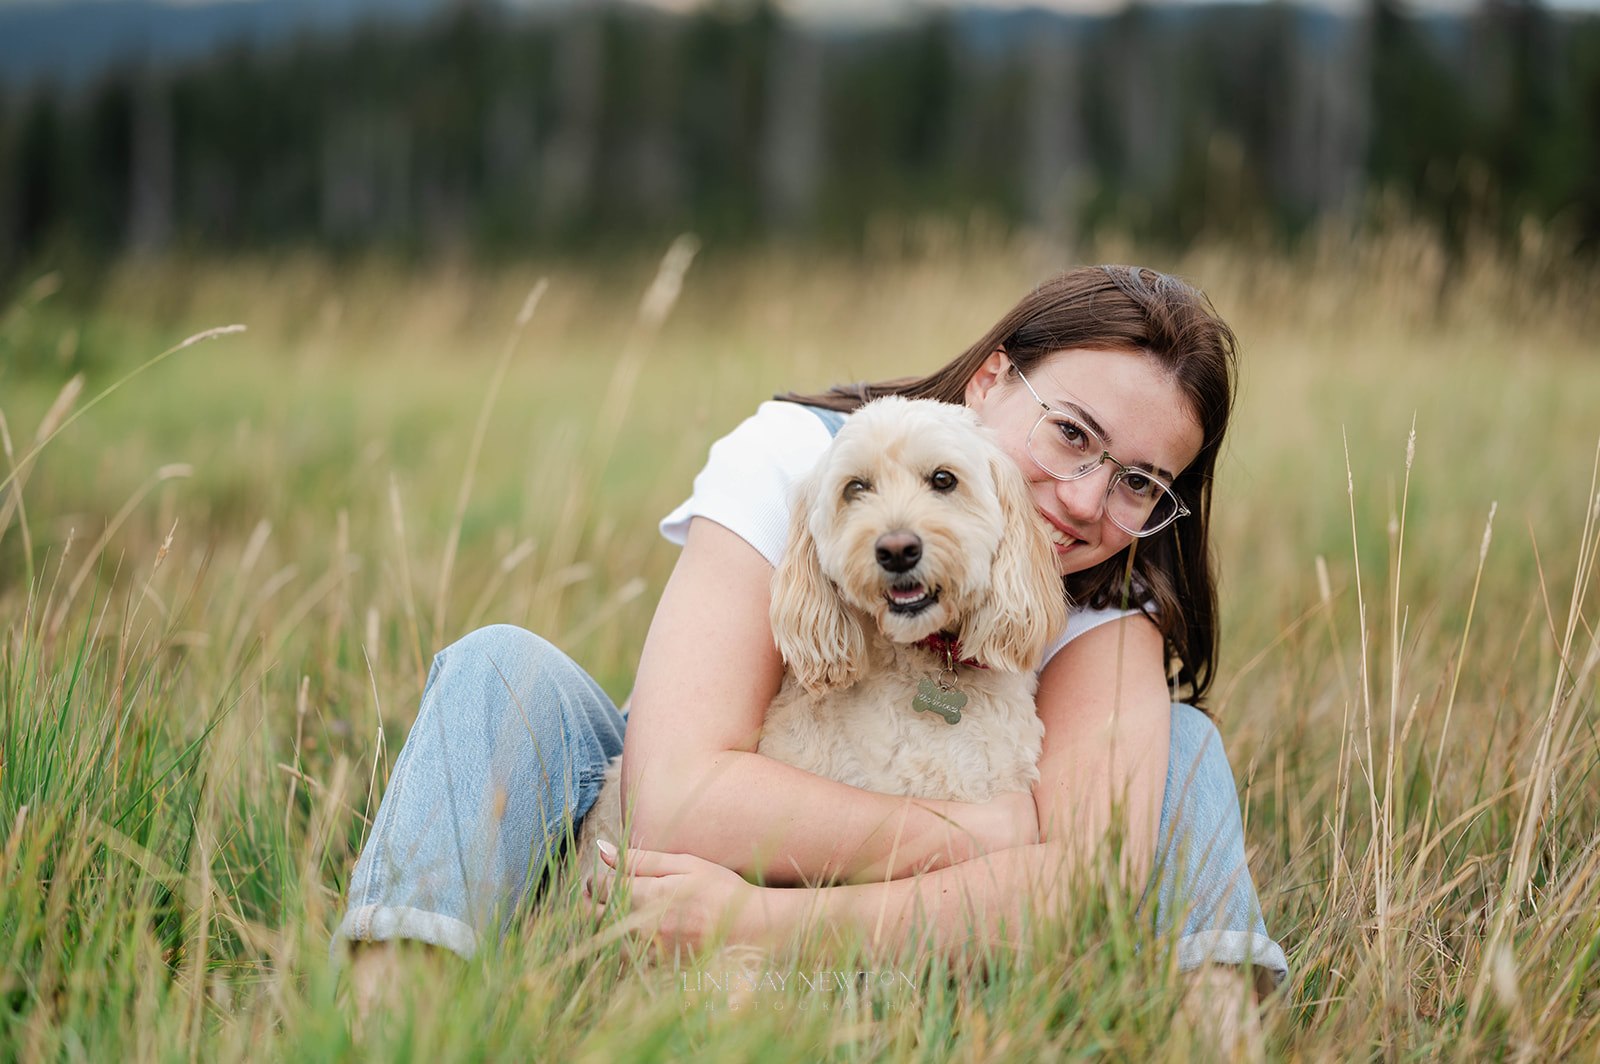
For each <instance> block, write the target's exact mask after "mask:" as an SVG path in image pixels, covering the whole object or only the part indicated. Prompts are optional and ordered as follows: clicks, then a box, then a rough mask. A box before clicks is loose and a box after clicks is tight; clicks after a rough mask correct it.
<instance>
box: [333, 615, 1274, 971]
mask: <svg viewBox="0 0 1600 1064" xmlns="http://www.w3.org/2000/svg"><path fill="white" fill-rule="evenodd" d="M626 727H627V718H626V717H625V716H624V715H623V714H622V713H620V712H618V710H617V707H616V706H615V705H614V704H613V703H612V701H611V699H610V698H608V697H607V696H606V694H605V692H604V691H602V690H601V689H600V687H599V685H598V684H596V683H595V682H594V680H592V679H590V677H589V675H588V674H587V673H586V672H584V671H583V669H582V668H580V667H579V666H578V665H577V664H575V663H574V662H573V661H572V659H571V658H569V657H567V656H566V655H565V654H563V653H562V652H561V651H559V650H557V649H556V648H555V647H554V646H552V645H550V643H548V642H546V641H545V640H543V639H541V638H539V637H538V636H536V635H534V634H533V633H532V632H528V631H525V630H523V629H521V628H516V627H513V626H511V625H492V626H490V627H488V628H480V629H478V630H477V631H475V632H472V633H471V634H469V635H467V636H466V637H465V638H463V639H461V640H460V641H459V642H456V643H454V644H452V645H451V646H449V647H447V648H446V649H444V650H443V651H441V652H440V653H439V654H438V655H437V656H436V657H435V658H434V659H433V668H432V670H431V671H430V672H429V674H428V683H427V687H426V688H425V689H424V691H423V695H422V707H421V710H420V711H419V712H418V714H417V719H416V722H415V723H414V724H413V725H412V726H411V734H410V735H409V736H408V737H407V738H406V743H405V747H404V748H403V749H402V750H401V751H400V757H399V759H398V760H397V761H396V762H395V767H394V773H393V775H392V776H391V778H390V780H389V788H388V791H387V792H386V793H385V794H384V796H383V802H382V803H381V804H380V805H379V807H378V816H377V819H376V820H375V821H374V822H373V825H372V833H371V835H370V837H369V838H368V839H367V844H366V847H365V848H364V849H363V850H362V851H361V856H360V858H359V859H358V860H357V861H356V867H355V871H354V872H353V873H352V874H351V877H350V907H349V909H348V911H347V912H346V913H345V916H344V919H343V920H342V921H340V924H339V927H338V930H337V931H336V932H335V936H334V945H335V947H336V948H337V947H338V945H339V943H340V942H341V941H346V940H348V941H385V940H390V939H401V938H408V939H418V940H421V941H423V942H429V943H432V944H434V945H436V946H444V947H446V948H447V949H450V950H453V951H455V952H456V953H458V954H460V955H461V956H463V957H469V956H471V955H472V953H473V952H474V951H475V950H476V949H477V948H478V945H479V943H480V942H481V941H483V936H485V935H489V936H496V937H498V936H499V935H501V934H503V933H504V932H505V930H506V928H507V927H508V926H509V924H510V922H511V920H512V918H513V917H514V916H515V915H516V913H517V911H518V910H519V909H520V908H521V906H522V904H523V902H524V900H525V898H526V897H527V894H528V892H529V881H530V879H534V878H535V877H538V876H539V875H541V874H542V872H543V871H544V870H545V868H546V867H547V866H548V864H549V863H551V862H553V861H554V860H555V856H554V854H555V852H556V851H557V849H558V847H559V844H560V842H561V840H562V839H563V837H567V834H568V831H569V829H570V828H571V826H572V825H573V824H575V823H576V822H577V820H578V819H580V818H581V817H582V816H583V815H584V814H585V813H587V812H588V811H589V807H590V806H592V805H593V804H594V801H595V798H596V796H597V795H598V794H599V793H600V783H601V778H602V776H603V774H604V772H605V767H606V764H607V762H609V761H610V759H611V758H612V757H614V756H616V755H617V754H619V753H621V752H622V735H623V731H624V729H625V728H626ZM1160 831H1161V835H1160V837H1161V839H1162V840H1163V845H1162V849H1163V851H1164V855H1163V858H1162V860H1161V861H1160V863H1159V871H1158V873H1157V874H1158V877H1159V878H1158V882H1157V893H1156V897H1157V911H1156V920H1157V926H1158V927H1160V928H1161V929H1162V930H1163V931H1164V932H1168V933H1170V932H1171V931H1173V930H1174V928H1175V927H1176V930H1177V932H1178V940H1177V943H1176V948H1177V951H1178V963H1179V966H1180V967H1181V968H1184V969H1188V968H1192V967H1195V966H1197V965H1200V964H1203V963H1205V962H1207V961H1216V962H1222V963H1233V964H1254V965H1258V966H1260V967H1261V968H1263V969H1264V970H1265V971H1266V972H1267V973H1268V974H1269V975H1271V977H1272V978H1273V979H1274V980H1280V979H1282V978H1283V976H1284V975H1285V974H1286V972H1287V971H1288V965H1287V961H1286V960H1285V958H1284V954H1283V950H1282V948H1280V947H1279V945H1278V944H1277V943H1276V942H1274V941H1273V940H1272V939H1271V938H1269V937H1268V936H1267V931H1266V925H1265V924H1264V922H1263V921H1262V917H1261V909H1260V905H1259V904H1258V902H1257V900H1256V891H1255V885H1254V883H1253V882H1252V881H1251V879H1250V870H1249V868H1248V867H1247V866H1246V864H1245V848H1244V829H1243V825H1242V823H1241V822H1240V818H1239V797H1238V793H1237V791H1236V789H1235V785H1234V780H1233V771H1232V770H1231V769H1230V768H1229V767H1228V759H1227V757H1226V756H1225V755H1224V754H1223V752H1222V743H1221V740H1220V738H1219V737H1218V735H1217V729H1216V728H1215V727H1214V726H1213V725H1212V723H1211V721H1210V720H1209V719H1208V718H1207V717H1206V716H1205V715H1204V714H1202V713H1200V712H1199V711H1198V710H1195V709H1192V708H1190V707H1189V706H1185V705H1174V706H1173V707H1172V748H1171V755H1170V760H1169V762H1168V767H1167V787H1166V796H1165V799H1164V800H1163V802H1162V806H1161V829H1160Z"/></svg>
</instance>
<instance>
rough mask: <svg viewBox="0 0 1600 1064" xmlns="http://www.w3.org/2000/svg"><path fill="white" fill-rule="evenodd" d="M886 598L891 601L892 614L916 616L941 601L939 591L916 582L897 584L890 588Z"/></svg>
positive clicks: (890, 610)
mask: <svg viewBox="0 0 1600 1064" xmlns="http://www.w3.org/2000/svg"><path fill="white" fill-rule="evenodd" d="M885 597H886V598H887V599H888V600H889V612H890V613H901V614H906V615H915V614H918V613H921V612H922V611H923V610H925V609H927V608H928V607H929V606H932V605H933V604H934V603H935V602H938V601H939V590H938V589H937V588H933V589H929V588H928V586H927V585H925V584H919V583H916V582H910V583H897V584H895V585H893V586H892V587H890V588H889V591H888V594H887V595H886V596H885Z"/></svg>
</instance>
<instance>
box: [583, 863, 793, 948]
mask: <svg viewBox="0 0 1600 1064" xmlns="http://www.w3.org/2000/svg"><path fill="white" fill-rule="evenodd" d="M607 851H609V852H607ZM600 859H601V862H602V867H601V868H600V870H599V872H598V873H597V874H596V876H595V878H594V880H593V882H592V883H591V885H590V901H591V903H592V904H593V906H594V911H595V914H596V916H598V915H599V914H600V913H601V912H602V911H603V910H604V908H605V905H606V903H607V901H609V899H610V897H611V895H612V893H613V892H615V891H616V890H617V888H618V886H619V883H620V880H621V879H623V878H626V879H627V880H628V883H629V886H630V888H631V892H632V910H633V912H634V913H636V914H638V915H640V916H641V917H642V923H643V926H642V929H641V930H642V931H643V932H644V933H645V934H647V935H648V936H649V938H650V940H651V942H652V944H653V945H654V946H655V947H656V949H657V950H659V951H660V952H662V953H664V954H665V955H667V956H671V955H672V954H673V953H674V952H675V950H676V949H678V948H680V947H681V948H684V949H687V950H690V951H698V950H700V949H701V948H702V947H704V946H705V945H706V944H707V943H708V942H710V941H712V940H713V939H715V938H716V937H717V936H718V935H719V933H720V934H723V935H724V936H725V938H724V940H725V941H727V942H729V943H749V944H766V943H768V942H771V941H774V940H776V939H777V938H779V937H781V933H780V932H779V930H778V929H777V928H776V927H774V926H772V925H771V924H770V923H769V920H770V916H769V914H768V913H767V912H766V911H765V907H764V906H762V905H761V904H760V901H761V894H762V888H760V887H757V886H754V885H753V884H751V883H748V882H746V881H745V880H744V879H743V878H741V877H740V876H739V874H738V873H736V872H732V871H729V870H728V869H726V868H723V867H722V866H721V865H719V864H713V863H712V862H710V861H706V860H703V859H701V858H699V857H695V856H693V855H692V854H687V853H662V852H661V851H659V850H641V849H638V848H630V849H629V850H628V852H627V854H626V855H625V856H622V857H621V858H620V859H621V860H622V862H623V866H622V867H621V868H620V869H619V868H618V861H619V855H618V853H617V851H616V849H615V848H614V847H612V846H611V845H610V844H609V843H601V844H600Z"/></svg>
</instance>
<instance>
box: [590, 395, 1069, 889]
mask: <svg viewBox="0 0 1600 1064" xmlns="http://www.w3.org/2000/svg"><path fill="white" fill-rule="evenodd" d="M1066 609H1067V608H1066V598H1065V595H1064V593H1063V591H1062V585H1061V577H1060V575H1059V573H1058V572H1057V569H1056V562H1055V555H1054V552H1053V550H1052V547H1051V544H1050V542H1049V539H1048V537H1047V534H1046V530H1045V528H1044V525H1043V522H1042V521H1041V520H1040V519H1039V517H1038V515H1037V514H1036V513H1035V512H1034V507H1033V503H1032V501H1031V500H1030V499H1029V497H1028V492H1027V487H1026V485H1025V483H1024V482H1023V479H1022V475H1021V473H1020V472H1019V471H1018V470H1017V468H1016V464H1015V463H1014V462H1013V461H1012V460H1011V459H1010V458H1009V457H1008V456H1007V455H1006V454H1005V453H1004V452H1003V451H1001V450H1000V448H999V447H998V446H997V445H996V444H995V443H994V441H993V440H992V439H991V437H990V436H989V433H988V432H987V430H985V429H984V428H983V427H982V426H981V425H980V424H979V423H978V419H977V417H976V416H975V415H974V414H973V413H972V412H971V411H969V410H967V409H966V408H965V407H960V406H954V405H951V404H948V403H939V402H934V401H932V400H925V399H924V400H907V399H901V398H886V399H879V400H876V401H875V402H872V403H868V404H867V405H865V406H863V407H862V408H861V409H860V410H858V411H856V412H855V413H854V414H853V415H851V416H850V417H849V418H848V419H847V420H846V422H845V424H844V426H843V427H842V428H841V429H840V430H839V434H838V436H837V437H836V438H835V440H834V442H833V445H832V446H831V447H830V448H829V449H828V450H827V452H825V453H824V455H823V457H822V458H821V459H820V460H819V461H818V463H817V466H816V467H815V469H813V470H812V472H811V473H810V474H809V476H807V477H806V478H805V479H804V480H803V481H802V482H801V483H800V484H799V486H798V489H797V492H796V495H795V498H794V505H793V511H792V518H791V525H790V536H789V547H788V551H787V553H786V554H785V555H784V558H783V560H782V564H780V565H779V566H778V568H777V570H776V572H775V573H774V574H773V578H772V611H771V618H772V634H773V638H774V639H775V641H776V643H777V646H778V649H779V651H780V652H781V653H782V654H783V659H784V662H785V663H786V664H787V666H788V668H787V671H786V672H785V674H784V678H783V684H782V687H781V688H780V689H779V691H778V694H777V696H776V697H775V698H774V699H773V700H772V704H771V706H769V707H768V709H767V713H766V717H765V719H764V723H763V725H762V729H761V738H760V742H759V745H758V746H757V750H758V751H759V752H760V753H762V754H765V755H766V756H768V757H772V758H776V759H778V760H780V761H784V762H787V763H789V764H791V765H795V766H797V767H799V768H803V769H805V770H807V771H809V772H814V773H816V774H818V775H820V776H827V777H829V778H831V779H835V780H838V781H840V782H842V783H848V784H851V785H853V786H856V787H861V788H864V789H866V790H872V791H878V792H880V793H885V794H905V795H911V796H915V797H922V798H939V799H958V800H961V801H967V802H981V801H986V800H988V799H989V798H991V797H993V796H995V795H997V794H1002V793H1007V792H1016V791H1025V790H1027V789H1029V787H1030V786H1031V785H1032V784H1033V783H1034V782H1036V781H1037V780H1038V778H1039V770H1038V760H1039V748H1040V743H1041V741H1042V739H1043V735H1044V726H1043V724H1042V723H1041V722H1040V720H1039V717H1038V715H1037V713H1036V712H1035V710H1034V703H1033V695H1034V689H1035V687H1036V685H1037V674H1036V670H1037V669H1038V667H1039V664H1040V660H1041V658H1042V657H1043V655H1044V651H1045V648H1046V647H1047V645H1048V642H1049V640H1050V637H1051V636H1052V635H1054V634H1056V633H1057V632H1059V631H1061V629H1062V628H1063V627H1064V626H1065V624H1066ZM618 774H619V769H618V762H617V761H613V762H612V764H611V767H610V768H609V770H608V771H607V773H606V779H605V784H604V787H603V789H602V791H601V794H600V798H599V800H598V801H597V802H596V804H595V806H594V809H593V810H592V811H591V812H590V813H589V815H588V816H586V817H585V818H584V823H583V827H582V831H581V832H580V836H579V845H580V849H579V851H578V852H579V853H580V854H582V855H584V858H585V859H587V858H589V856H590V855H591V854H592V853H593V850H594V847H593V845H592V843H593V841H594V839H596V838H604V839H607V840H609V841H613V842H615V841H619V840H620V839H621V837H622V835H621V824H622V820H621V800H620V798H621V794H620V791H621V788H620V784H619V782H618ZM586 863H587V862H586Z"/></svg>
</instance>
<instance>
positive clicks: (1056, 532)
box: [1050, 526, 1078, 547]
mask: <svg viewBox="0 0 1600 1064" xmlns="http://www.w3.org/2000/svg"><path fill="white" fill-rule="evenodd" d="M1050 542H1052V543H1054V544H1055V545H1056V546H1058V547H1070V546H1072V545H1073V544H1074V543H1076V542H1078V541H1077V540H1075V539H1073V538H1072V537H1071V536H1069V535H1067V534H1066V533H1065V532H1063V531H1061V529H1059V528H1056V527H1054V526H1052V527H1051V529H1050Z"/></svg>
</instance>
